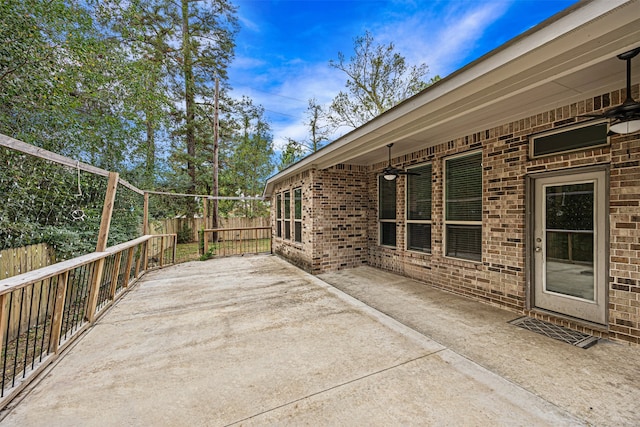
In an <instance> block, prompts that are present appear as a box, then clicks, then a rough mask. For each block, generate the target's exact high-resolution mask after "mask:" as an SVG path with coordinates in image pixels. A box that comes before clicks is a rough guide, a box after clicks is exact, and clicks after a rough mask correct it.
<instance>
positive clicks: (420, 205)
mask: <svg viewBox="0 0 640 427" xmlns="http://www.w3.org/2000/svg"><path fill="white" fill-rule="evenodd" d="M410 171H411V172H415V173H419V174H420V175H407V205H408V206H407V219H431V165H426V166H421V167H418V168H412V169H410Z"/></svg>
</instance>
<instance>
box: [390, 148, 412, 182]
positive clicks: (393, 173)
mask: <svg viewBox="0 0 640 427" xmlns="http://www.w3.org/2000/svg"><path fill="white" fill-rule="evenodd" d="M387 147H389V163H388V164H387V167H386V168H384V169H383V170H382V176H383V177H384V179H386V180H387V181H393V180H394V179H396V178H397V177H398V176H400V175H420V174H419V173H417V172H408V171H404V170H402V169H398V168H395V167H393V166H392V165H391V147H393V144H387Z"/></svg>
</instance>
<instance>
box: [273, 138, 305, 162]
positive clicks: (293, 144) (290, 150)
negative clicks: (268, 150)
mask: <svg viewBox="0 0 640 427" xmlns="http://www.w3.org/2000/svg"><path fill="white" fill-rule="evenodd" d="M305 152H306V147H305V146H303V145H302V144H301V143H299V142H298V141H296V140H295V139H292V138H287V145H286V146H285V147H284V150H282V153H280V164H279V165H278V170H284V169H286V168H288V167H289V166H291V165H292V164H294V163H295V162H297V161H298V160H301V159H302V158H303V157H304V154H305Z"/></svg>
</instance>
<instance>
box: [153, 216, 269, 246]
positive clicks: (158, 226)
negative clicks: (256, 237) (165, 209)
mask: <svg viewBox="0 0 640 427" xmlns="http://www.w3.org/2000/svg"><path fill="white" fill-rule="evenodd" d="M206 220H207V221H206V224H205V219H204V218H169V219H163V220H157V221H151V234H177V235H178V238H179V240H184V239H182V238H181V237H182V236H181V234H182V233H183V229H185V228H186V229H188V230H190V231H189V238H188V240H187V242H197V241H198V231H199V230H202V229H204V228H207V229H208V228H210V227H209V224H210V222H211V219H210V218H207V219H206ZM270 226H271V222H270V219H269V218H268V217H258V218H235V217H233V218H220V219H219V220H218V227H217V228H226V229H230V228H234V229H236V228H255V227H270Z"/></svg>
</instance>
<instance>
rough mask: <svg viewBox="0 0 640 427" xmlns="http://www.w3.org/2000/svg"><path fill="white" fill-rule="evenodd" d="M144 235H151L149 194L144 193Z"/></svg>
mask: <svg viewBox="0 0 640 427" xmlns="http://www.w3.org/2000/svg"><path fill="white" fill-rule="evenodd" d="M142 234H144V235H147V234H149V193H148V192H146V191H145V193H144V207H143V209H142Z"/></svg>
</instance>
